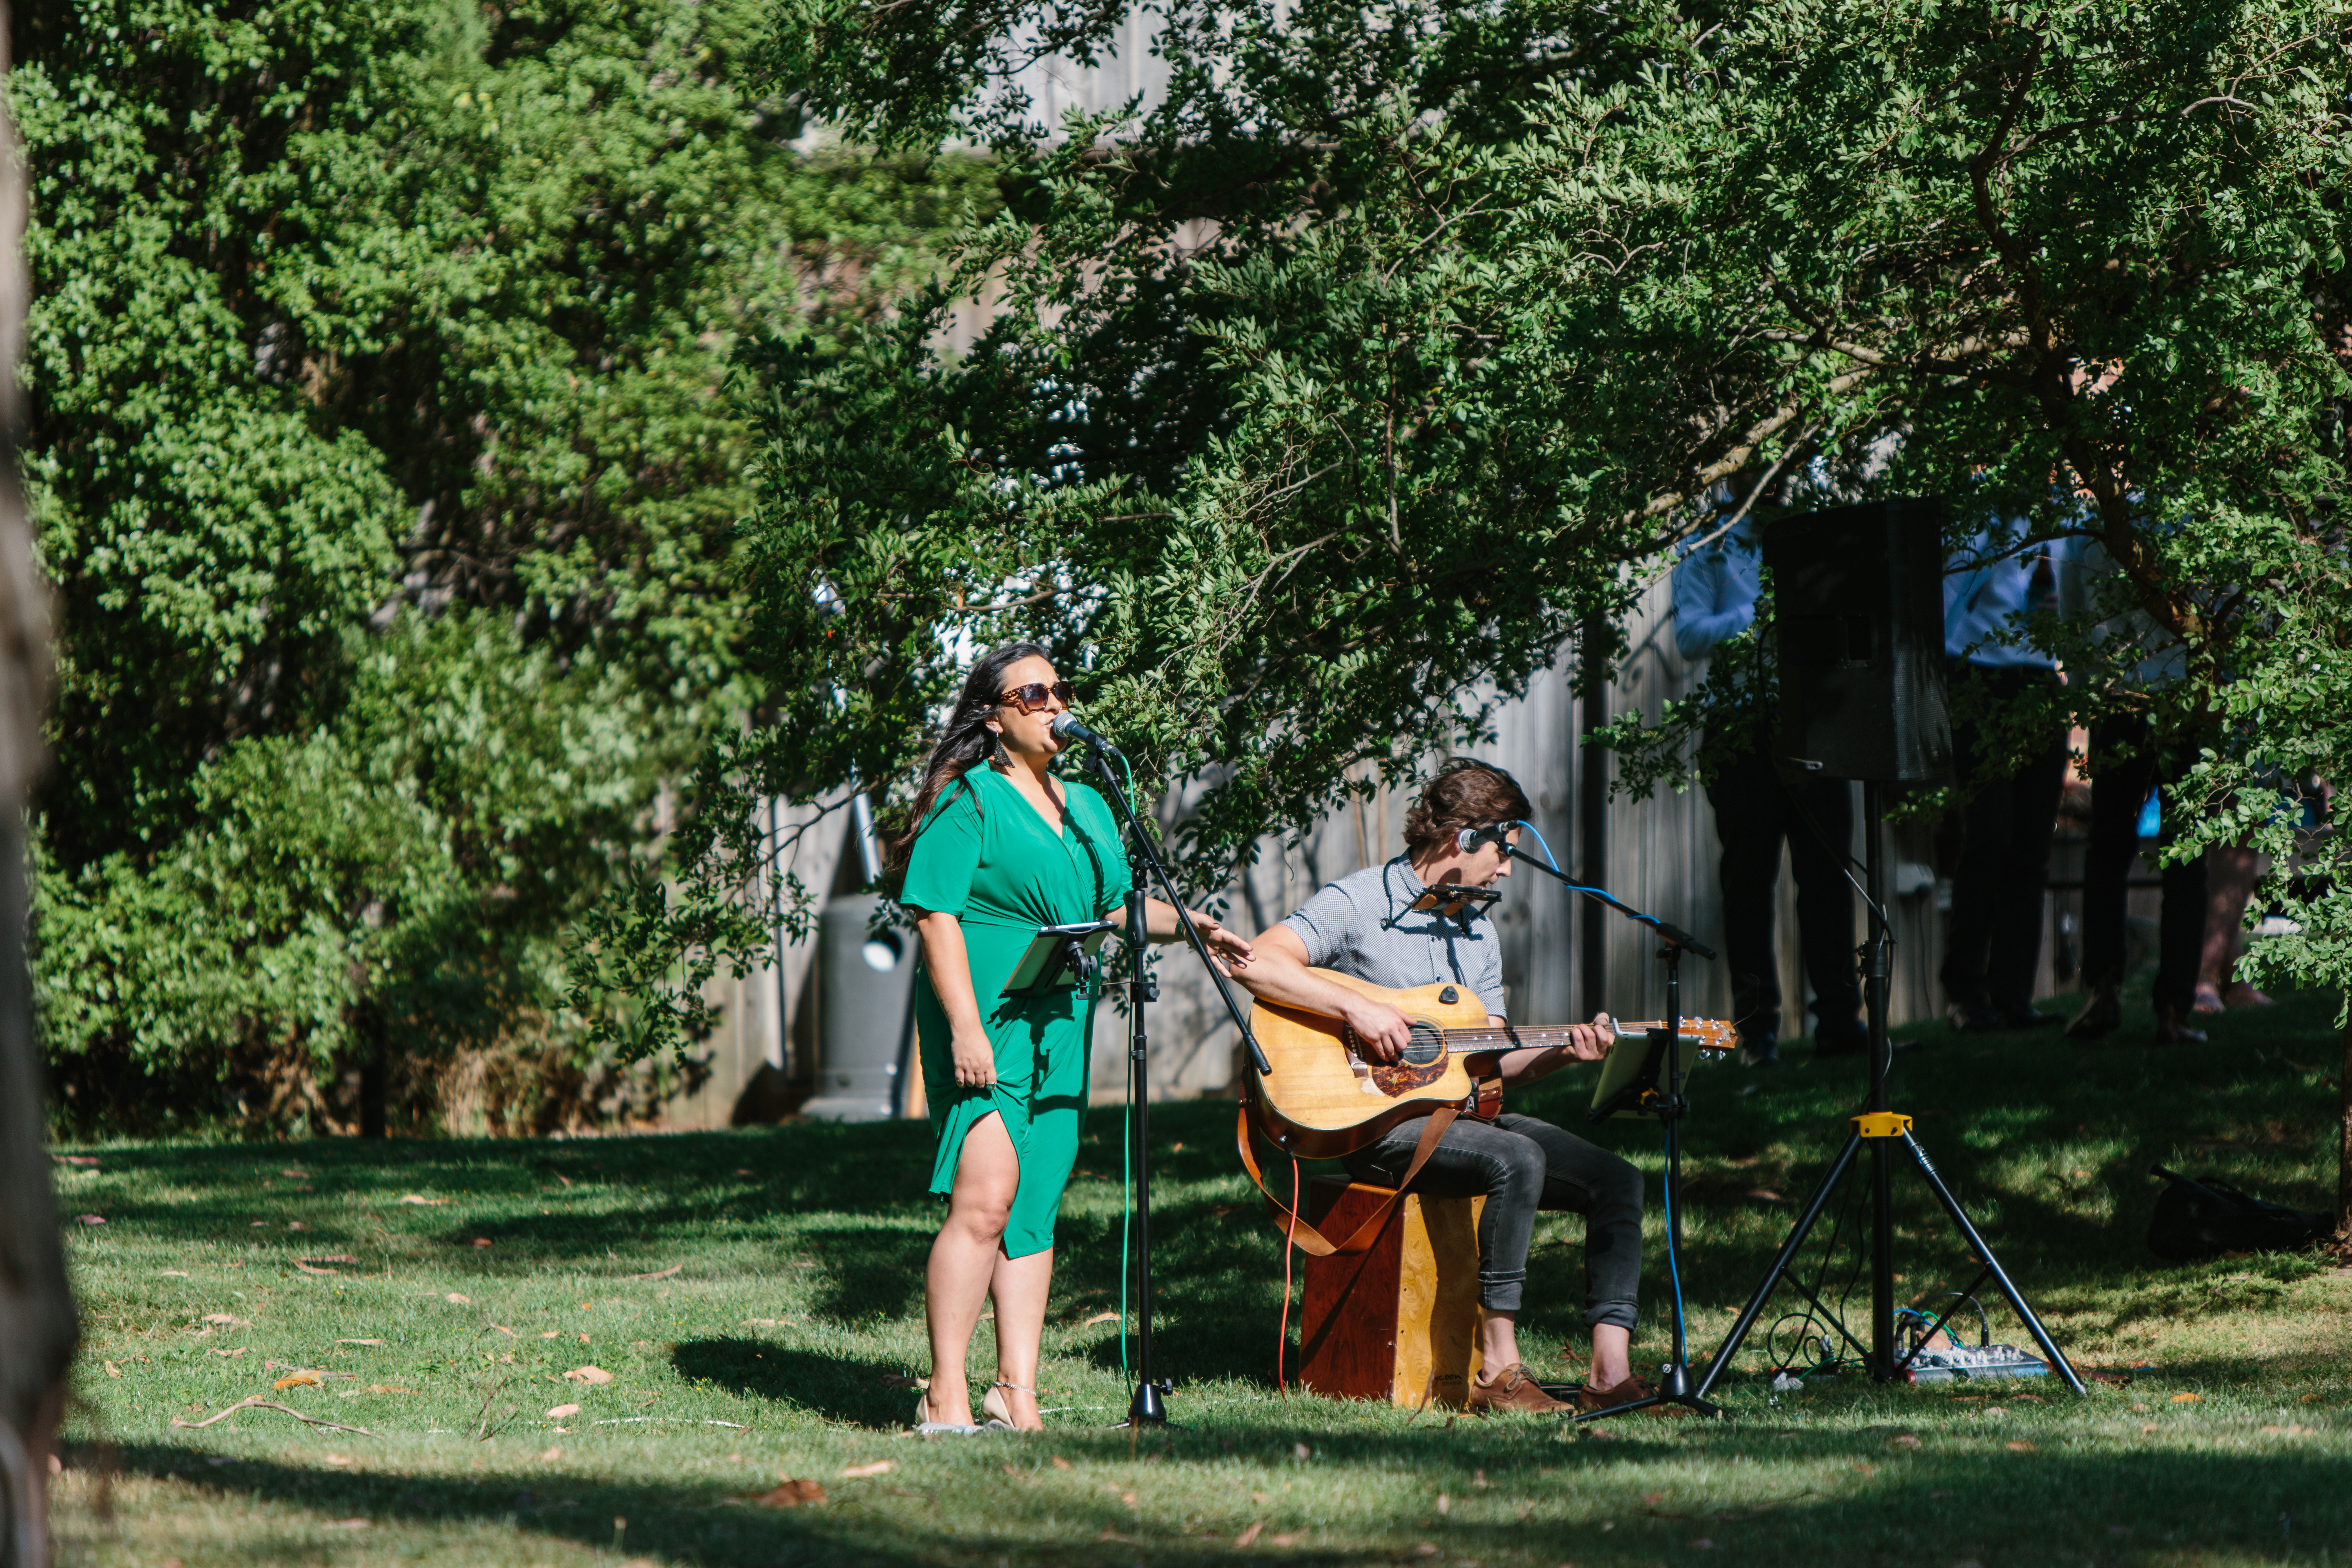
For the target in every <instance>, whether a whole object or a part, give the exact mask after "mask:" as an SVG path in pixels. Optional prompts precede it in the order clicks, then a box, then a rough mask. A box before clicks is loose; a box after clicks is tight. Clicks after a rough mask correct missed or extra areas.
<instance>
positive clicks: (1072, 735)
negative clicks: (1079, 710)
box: [1052, 712, 1126, 757]
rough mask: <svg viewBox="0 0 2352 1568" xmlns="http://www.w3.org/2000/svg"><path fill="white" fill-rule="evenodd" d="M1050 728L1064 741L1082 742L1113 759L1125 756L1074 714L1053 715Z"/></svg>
mask: <svg viewBox="0 0 2352 1568" xmlns="http://www.w3.org/2000/svg"><path fill="white" fill-rule="evenodd" d="M1052 728H1053V731H1054V733H1055V734H1056V735H1059V736H1061V737H1062V739H1064V740H1065V741H1084V742H1086V743H1087V745H1089V746H1092V747H1093V748H1094V749H1095V750H1096V751H1097V752H1109V753H1110V754H1111V755H1112V756H1114V757H1119V756H1124V755H1126V753H1125V752H1121V751H1120V750H1119V749H1118V747H1117V746H1114V745H1112V744H1111V743H1110V742H1109V740H1108V739H1107V738H1106V737H1104V736H1102V735H1100V734H1097V732H1096V731H1093V730H1092V729H1090V728H1088V727H1087V724H1086V722H1085V721H1083V720H1081V719H1080V718H1079V717H1078V716H1077V715H1076V714H1075V713H1070V712H1062V713H1056V714H1055V715H1054V722H1053V726H1052Z"/></svg>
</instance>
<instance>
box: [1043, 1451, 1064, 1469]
mask: <svg viewBox="0 0 2352 1568" xmlns="http://www.w3.org/2000/svg"><path fill="white" fill-rule="evenodd" d="M1045 1462H1046V1463H1047V1464H1049V1465H1051V1466H1053V1467H1054V1468H1055V1469H1057V1470H1066V1469H1068V1468H1070V1461H1069V1460H1067V1459H1066V1458H1062V1456H1061V1455H1059V1454H1056V1455H1055V1456H1054V1457H1053V1458H1050V1459H1047V1460H1046V1461H1045Z"/></svg>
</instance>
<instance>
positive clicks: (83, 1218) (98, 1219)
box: [74, 1214, 106, 1225]
mask: <svg viewBox="0 0 2352 1568" xmlns="http://www.w3.org/2000/svg"><path fill="white" fill-rule="evenodd" d="M105 1223H106V1216H105V1215H102V1214H78V1215H74V1224H76V1225H104V1224H105Z"/></svg>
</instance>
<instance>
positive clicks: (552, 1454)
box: [539, 1448, 563, 1465]
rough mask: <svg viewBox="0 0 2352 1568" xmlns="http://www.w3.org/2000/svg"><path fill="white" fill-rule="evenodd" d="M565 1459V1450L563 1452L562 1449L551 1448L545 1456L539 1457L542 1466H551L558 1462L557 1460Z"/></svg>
mask: <svg viewBox="0 0 2352 1568" xmlns="http://www.w3.org/2000/svg"><path fill="white" fill-rule="evenodd" d="M560 1458H563V1450H562V1449H561V1448H550V1449H549V1450H548V1451H547V1452H545V1453H544V1454H541V1456H540V1457H539V1462H540V1463H541V1464H542V1465H551V1464H553V1463H555V1461H556V1460H558V1459H560Z"/></svg>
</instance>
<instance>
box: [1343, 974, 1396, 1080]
mask: <svg viewBox="0 0 2352 1568" xmlns="http://www.w3.org/2000/svg"><path fill="white" fill-rule="evenodd" d="M1347 996H1348V1007H1347V1010H1346V1011H1345V1012H1344V1013H1343V1014H1341V1015H1340V1016H1342V1017H1343V1018H1345V1019H1346V1020H1347V1024H1348V1027H1349V1030H1351V1031H1352V1032H1353V1033H1354V1035H1355V1037H1356V1048H1357V1049H1358V1050H1360V1051H1361V1052H1362V1053H1363V1057H1364V1059H1365V1060H1366V1061H1370V1062H1380V1063H1383V1064H1385V1063H1388V1062H1393V1061H1396V1060H1398V1059H1399V1058H1402V1056H1403V1055H1404V1048H1405V1047H1407V1046H1409V1045H1411V1044H1412V1022H1411V1021H1410V1020H1409V1019H1407V1018H1406V1017H1405V1016H1404V1015H1403V1014H1402V1013H1400V1012H1398V1011H1397V1010H1396V1009H1395V1008H1394V1007H1392V1006H1391V1005H1389V1004H1387V1003H1386V1002H1375V1001H1373V1000H1372V999H1371V998H1370V997H1369V996H1359V995H1357V994H1354V993H1353V992H1349V993H1347Z"/></svg>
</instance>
